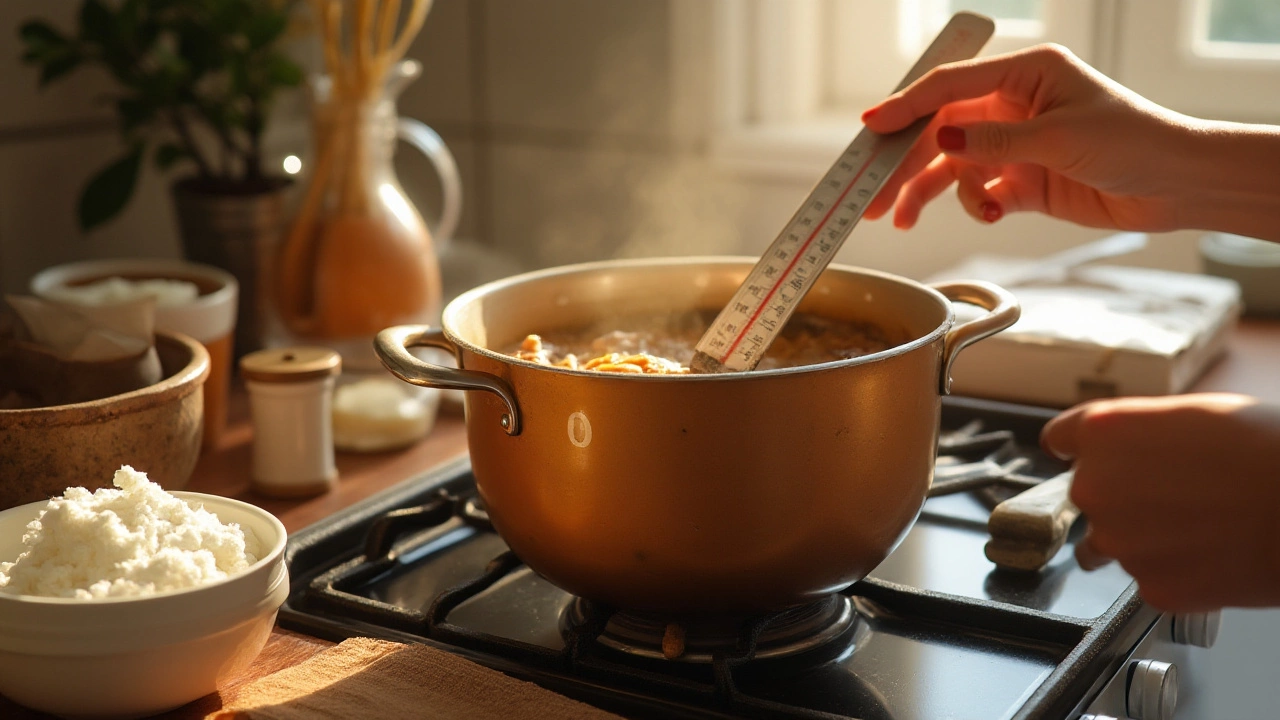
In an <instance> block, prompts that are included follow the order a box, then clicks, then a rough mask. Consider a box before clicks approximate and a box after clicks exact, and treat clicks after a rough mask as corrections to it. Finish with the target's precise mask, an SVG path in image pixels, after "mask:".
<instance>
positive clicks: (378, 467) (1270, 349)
mask: <svg viewBox="0 0 1280 720" xmlns="http://www.w3.org/2000/svg"><path fill="white" fill-rule="evenodd" d="M1194 390H1196V391H1231V392H1243V393H1248V394H1251V395H1254V396H1257V397H1259V398H1261V399H1263V400H1266V401H1269V402H1275V403H1280V320H1245V321H1243V322H1242V323H1241V325H1240V327H1238V328H1237V329H1236V330H1235V331H1234V333H1233V334H1232V336H1231V339H1230V341H1229V351H1228V353H1227V355H1226V356H1225V357H1223V358H1222V360H1220V361H1219V362H1218V363H1217V364H1216V365H1215V366H1214V367H1212V368H1211V369H1210V370H1209V371H1208V372H1207V373H1206V374H1205V376H1204V377H1203V378H1201V380H1200V381H1199V382H1198V383H1197V384H1196V386H1195V387H1194ZM230 414H231V422H230V426H229V428H228V431H227V433H226V434H225V435H224V436H223V438H222V440H221V442H220V443H219V446H218V448H217V449H216V450H213V451H209V452H206V453H205V455H204V456H202V457H201V459H200V462H199V464H198V465H197V467H196V471H195V474H194V476H193V477H192V480H191V482H190V484H189V486H188V489H190V490H195V491H198V492H206V493H215V494H219V495H226V496H229V497H234V498H237V499H240V500H244V501H247V502H251V503H253V504H255V505H259V506H261V507H263V508H265V509H267V510H269V511H270V512H272V513H273V514H275V515H276V516H277V517H278V518H280V520H281V522H283V523H284V525H285V528H286V529H288V530H289V531H290V532H294V531H296V530H299V529H301V528H303V527H306V526H307V525H310V524H311V523H313V522H315V521H317V520H320V519H321V518H324V517H326V516H328V515H330V514H332V513H334V512H337V511H339V510H341V509H343V508H345V507H347V506H349V505H351V504H353V503H355V502H358V501H360V500H362V499H364V498H366V497H369V496H370V495H373V494H375V493H377V492H380V491H382V490H385V489H387V488H389V487H391V486H393V485H395V484H397V483H399V482H401V481H403V480H406V479H408V478H410V477H413V476H415V475H417V474H419V473H421V472H423V471H425V470H427V469H428V468H431V467H433V466H435V465H439V464H441V463H444V462H446V461H448V460H451V459H453V458H455V457H457V456H459V455H462V454H463V453H465V452H466V432H465V426H464V423H463V419H462V415H461V413H460V412H458V411H449V410H446V411H444V412H442V413H441V415H440V417H439V418H438V420H437V422H436V426H435V428H434V429H433V430H432V432H431V434H430V435H429V436H428V437H427V438H426V439H425V440H423V441H422V442H420V443H418V444H417V445H415V446H413V447H412V448H409V449H407V450H403V451H398V452H389V453H378V454H369V455H361V454H352V453H339V454H338V455H337V464H338V469H339V473H340V481H339V484H338V487H337V488H336V489H335V490H333V491H332V492H329V493H326V494H325V495H322V496H319V497H315V498H308V499H304V500H272V499H267V498H264V497H262V496H260V495H257V494H256V493H254V492H253V491H252V490H250V489H249V477H248V470H249V464H250V453H251V450H252V439H253V431H252V427H251V425H250V423H249V420H248V408H247V402H246V399H245V397H244V394H243V392H239V393H236V394H235V395H234V396H233V399H232V403H231V407H230ZM331 644H332V643H329V642H327V641H324V640H320V639H317V638H311V637H307V636H303V635H299V634H296V633H293V632H290V631H287V630H282V629H279V628H277V629H276V631H275V632H274V633H273V634H272V636H271V639H270V640H269V641H268V643H267V646H266V648H265V649H264V650H263V652H262V654H261V655H260V656H259V657H258V659H257V661H256V662H255V664H254V667H253V668H252V669H251V670H250V671H249V672H248V673H246V675H244V676H242V677H240V678H237V679H236V680H235V681H233V682H232V683H231V684H229V685H228V686H226V687H224V688H223V689H222V690H221V691H220V692H219V693H215V694H213V695H209V696H207V697H205V698H203V699H201V700H198V701H196V702H194V703H191V704H189V705H186V706H184V707H182V708H179V709H178V710H176V711H173V712H171V713H167V714H165V715H162V716H160V717H164V718H174V719H178V718H182V719H186V718H201V717H204V716H205V715H206V714H208V713H210V712H213V711H216V710H217V709H219V708H220V707H222V705H223V703H224V702H225V701H226V700H229V699H231V698H234V697H235V695H236V693H237V692H238V691H239V689H240V688H241V687H243V686H244V685H245V684H247V683H248V682H250V681H252V680H255V679H257V678H259V677H262V676H265V675H268V674H271V673H273V672H275V671H277V670H280V669H282V668H285V667H290V666H292V665H296V664H297V663H299V662H302V661H303V660H305V659H307V658H309V657H311V656H312V655H314V654H316V653H318V652H320V651H321V650H323V649H324V648H326V647H328V646H329V645H331ZM0 717H5V718H37V717H45V716H43V715H40V714H38V713H33V712H30V711H26V710H23V709H20V708H18V707H16V706H14V705H12V704H11V703H8V702H7V701H5V700H4V699H3V698H0Z"/></svg>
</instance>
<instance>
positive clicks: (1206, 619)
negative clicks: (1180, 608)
mask: <svg viewBox="0 0 1280 720" xmlns="http://www.w3.org/2000/svg"><path fill="white" fill-rule="evenodd" d="M1170 625H1171V626H1172V628H1173V641H1174V642H1176V643H1179V644H1182V645H1195V646H1196V647H1202V648H1211V647H1213V644H1214V643H1215V642H1217V641H1218V631H1219V630H1221V629H1222V613H1221V612H1217V611H1215V612H1207V613H1180V614H1177V615H1174V616H1173V620H1172V622H1171V623H1170Z"/></svg>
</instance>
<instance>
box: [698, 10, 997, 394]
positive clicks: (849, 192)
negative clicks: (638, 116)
mask: <svg viewBox="0 0 1280 720" xmlns="http://www.w3.org/2000/svg"><path fill="white" fill-rule="evenodd" d="M994 31H995V23H994V22H993V21H992V20H991V19H990V18H987V17H983V16H982V15H977V14H974V13H968V12H962V13H957V14H956V15H954V16H953V17H952V18H951V20H950V21H948V22H947V25H946V27H944V28H942V31H941V32H940V33H938V37H936V38H935V39H934V41H933V42H932V43H931V44H930V45H929V47H928V48H927V49H926V50H925V51H924V54H922V55H921V56H920V59H919V60H917V61H916V64H915V65H914V66H912V68H911V71H910V72H908V73H907V76H906V77H905V78H903V80H902V82H901V83H899V84H898V87H897V88H895V89H894V92H897V91H899V90H901V89H903V88H905V87H906V86H907V85H910V84H911V83H912V82H914V81H915V80H916V78H918V77H920V76H921V75H924V74H925V73H926V72H928V71H929V70H931V69H933V68H934V67H937V66H938V65H942V64H945V63H949V62H955V61H957V60H968V59H969V58H972V57H974V56H976V55H977V54H978V52H979V51H980V50H982V46H983V45H985V44H986V43H987V40H989V39H990V38H991V35H992V34H993V33H994ZM931 119H932V116H929V117H923V118H920V119H919V120H917V121H916V122H914V123H912V124H911V125H910V126H908V127H907V128H905V129H903V130H900V131H898V132H896V133H893V134H890V135H881V134H879V133H875V132H872V131H871V130H868V129H866V128H863V129H862V132H860V133H858V136H857V137H855V138H854V139H853V142H852V143H850V144H849V147H848V148H847V149H846V150H845V151H844V152H843V153H842V154H841V155H840V157H839V158H837V159H836V162H835V164H834V165H832V166H831V169H830V170H828V171H827V173H826V175H824V176H823V177H822V180H821V181H819V182H818V184H817V185H816V186H815V187H814V188H813V190H812V191H811V192H810V193H809V197H807V198H806V199H805V201H804V203H803V204H801V206H800V209H799V210H797V211H796V214H795V215H794V216H792V218H791V220H790V221H789V222H788V223H787V224H786V226H785V227H783V229H782V232H781V234H779V235H778V237H777V239H776V240H774V241H773V244H772V245H770V246H769V249H768V250H766V251H765V253H764V255H763V256H762V257H761V258H760V262H758V263H756V265H755V267H754V268H752V270H751V273H750V274H749V275H747V279H746V280H745V281H744V282H743V283H742V286H741V287H739V288H738V291H737V293H736V294H734V296H733V299H732V300H730V301H729V304H728V305H727V306H725V308H724V310H722V311H721V312H720V314H719V315H718V316H716V320H715V322H714V323H712V324H711V327H710V328H709V329H708V330H707V332H706V334H704V335H703V336H702V339H701V340H699V341H698V344H697V346H696V350H697V352H696V353H695V354H694V357H693V360H692V361H691V362H690V367H691V368H692V369H693V371H694V372H697V373H716V372H731V371H740V370H751V369H753V368H755V366H756V365H757V364H758V363H759V362H760V358H761V357H762V356H763V355H764V353H765V350H767V349H768V348H769V345H770V344H771V343H772V342H773V340H774V338H776V337H777V336H778V333H779V332H781V330H782V328H783V326H784V325H786V323H787V319H788V318H790V317H791V314H792V313H793V312H795V309H796V306H797V305H799V304H800V300H801V299H802V298H803V297H804V296H805V294H806V293H808V292H809V289H810V288H812V287H813V284H814V282H815V281H817V279H818V275H819V274H821V272H822V270H823V269H824V268H826V267H827V265H828V264H830V262H831V259H832V258H833V257H835V254H836V251H837V250H839V249H840V245H841V244H842V243H844V240H845V238H846V237H848V236H849V232H850V231H851V230H853V226H854V225H857V224H858V220H860V219H862V213H863V212H864V211H865V209H866V207H867V204H868V203H869V202H871V199H872V198H874V197H875V196H876V193H877V192H878V191H879V190H880V188H881V187H883V186H884V184H885V182H887V181H888V180H889V177H890V176H891V175H892V174H893V171H894V170H896V169H897V167H898V165H899V163H901V162H902V159H903V158H904V157H906V155H907V151H908V150H910V149H911V146H912V145H913V144H915V141H916V139H917V138H919V137H920V134H921V133H923V132H924V129H925V127H926V126H927V125H928V124H929V121H930V120H931Z"/></svg>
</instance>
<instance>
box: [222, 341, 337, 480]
mask: <svg viewBox="0 0 1280 720" xmlns="http://www.w3.org/2000/svg"><path fill="white" fill-rule="evenodd" d="M341 367H342V359H341V358H340V357H339V355H338V353H336V352H334V351H332V350H329V349H327V348H319V347H293V348H273V349H270V350H259V351H257V352H254V353H250V354H248V355H246V356H244V357H243V358H241V359H240V373H241V375H242V376H243V377H244V380H245V385H246V386H247V387H248V389H249V407H250V412H251V415H252V417H253V472H252V476H251V480H252V485H253V488H254V490H256V491H258V492H260V493H262V494H264V495H267V496H270V497H284V498H293V497H307V496H310V495H318V494H320V493H323V492H327V491H328V490H330V489H332V488H333V486H334V485H335V484H337V481H338V468H337V466H336V465H335V464H334V459H333V421H332V415H331V414H332V405H333V386H334V377H335V376H336V375H337V374H338V372H339V371H340V370H341Z"/></svg>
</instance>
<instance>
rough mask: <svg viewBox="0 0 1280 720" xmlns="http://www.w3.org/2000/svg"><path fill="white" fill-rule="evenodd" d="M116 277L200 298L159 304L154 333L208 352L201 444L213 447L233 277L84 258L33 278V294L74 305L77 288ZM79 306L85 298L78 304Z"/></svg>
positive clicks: (219, 424)
mask: <svg viewBox="0 0 1280 720" xmlns="http://www.w3.org/2000/svg"><path fill="white" fill-rule="evenodd" d="M111 277H118V278H126V279H130V280H148V279H163V280H183V281H186V282H189V283H192V284H193V285H195V286H196V288H197V290H198V292H199V295H198V296H197V297H196V298H195V299H194V300H192V301H190V302H187V303H182V304H178V305H157V306H156V309H155V313H156V315H155V318H156V330H158V331H160V332H170V333H179V334H182V335H190V336H191V337H193V338H195V339H196V340H199V341H200V343H201V344H202V345H204V347H205V349H206V350H208V351H209V379H208V380H206V381H205V384H204V444H205V447H217V444H218V439H219V437H220V436H221V434H222V431H223V429H224V428H225V427H226V420H227V398H228V394H229V392H230V388H231V369H232V356H233V354H234V352H233V351H234V348H233V347H232V345H233V343H232V336H233V334H234V331H235V325H236V312H237V307H238V298H239V292H240V289H239V287H240V286H239V285H238V284H237V282H236V279H235V277H233V276H232V275H231V273H229V272H227V271H225V270H222V269H220V268H216V267H213V266H212V265H203V264H201V263H193V262H188V261H186V260H162V259H158V258H112V259H103V260H82V261H80V262H74V263H69V264H67V265H55V266H53V267H50V268H46V269H44V270H42V271H40V272H39V273H37V274H36V275H35V277H33V278H31V293H32V294H33V295H35V296H37V297H41V298H44V299H46V300H55V301H62V302H67V301H68V300H70V301H72V302H75V299H74V298H75V296H74V295H71V296H68V294H67V293H68V291H69V290H71V291H74V289H75V288H76V287H77V286H81V285H87V284H89V283H92V282H94V281H96V280H104V279H106V278H111ZM81 302H83V300H81Z"/></svg>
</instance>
